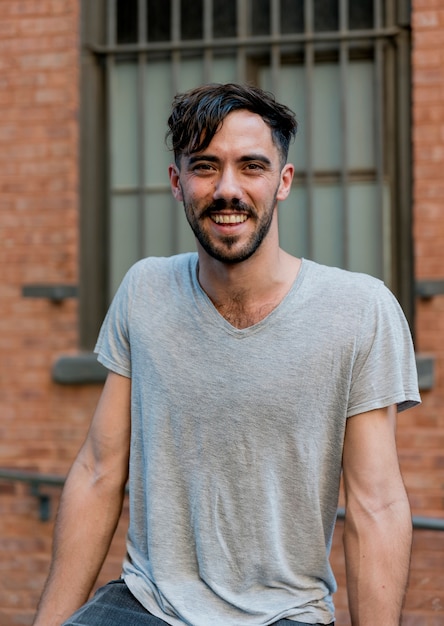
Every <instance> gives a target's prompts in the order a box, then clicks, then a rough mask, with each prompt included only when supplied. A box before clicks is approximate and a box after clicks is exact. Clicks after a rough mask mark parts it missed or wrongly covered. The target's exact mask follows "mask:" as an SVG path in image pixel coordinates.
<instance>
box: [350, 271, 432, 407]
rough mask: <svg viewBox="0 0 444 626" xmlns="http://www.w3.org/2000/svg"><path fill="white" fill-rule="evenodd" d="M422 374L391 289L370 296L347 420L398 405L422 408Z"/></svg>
mask: <svg viewBox="0 0 444 626" xmlns="http://www.w3.org/2000/svg"><path fill="white" fill-rule="evenodd" d="M420 401H421V399H420V395H419V390H418V374H417V370H416V360H415V353H414V349H413V342H412V337H411V333H410V329H409V326H408V323H407V320H406V318H405V316H404V313H403V311H402V309H401V307H400V305H399V303H398V301H397V300H396V298H395V297H394V295H393V294H392V293H391V292H390V290H389V289H387V287H385V285H384V284H383V283H378V284H377V287H376V288H375V290H373V291H372V293H371V295H370V296H369V300H368V301H367V303H366V310H365V311H364V313H363V316H362V322H361V324H360V333H359V336H358V339H357V343H356V354H355V360H354V365H353V372H352V381H351V387H350V395H349V403H348V410H347V417H351V416H352V415H357V414H358V413H364V412H366V411H371V410H373V409H378V408H383V407H385V406H389V405H390V404H397V405H398V411H403V410H405V409H408V408H410V407H412V406H415V405H417V404H419V402H420Z"/></svg>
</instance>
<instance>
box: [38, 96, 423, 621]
mask: <svg viewBox="0 0 444 626" xmlns="http://www.w3.org/2000/svg"><path fill="white" fill-rule="evenodd" d="M168 124H169V138H170V140H171V144H172V148H173V150H174V163H172V164H171V165H170V167H169V177H170V182H171V190H172V193H173V196H174V197H175V198H176V199H177V200H179V201H181V202H182V203H183V205H184V210H185V214H186V217H187V219H188V222H189V224H190V226H191V228H192V230H193V232H194V235H195V237H196V245H197V253H189V254H183V255H177V256H173V257H170V258H148V259H143V260H141V261H139V262H138V263H137V264H136V265H135V266H134V267H132V268H131V269H130V270H129V272H128V274H127V276H126V277H125V279H124V280H123V282H122V285H121V287H120V288H119V291H118V293H117V294H116V297H115V299H114V301H113V303H112V305H111V307H110V309H109V311H108V314H107V317H106V319H105V321H104V324H103V326H102V329H101V332H100V335H99V339H98V343H97V347H96V351H97V353H98V359H99V360H100V361H101V362H102V363H103V364H104V365H105V366H106V367H107V368H108V369H109V375H108V378H107V381H106V384H105V387H104V390H103V393H102V396H101V399H100V402H99V404H98V407H97V409H96V411H95V414H94V416H93V420H92V423H91V427H90V430H89V433H88V435H87V437H86V440H85V443H84V445H83V446H82V448H81V450H80V452H79V455H78V457H77V458H76V460H75V461H74V464H73V467H72V469H71V471H70V474H69V476H68V479H67V482H66V486H65V488H64V492H63V497H62V501H61V505H60V510H59V514H58V519H57V524H56V529H55V537H54V557H53V562H52V567H51V571H50V575H49V577H48V582H47V585H46V587H45V590H44V593H43V596H42V599H41V603H40V607H39V611H38V614H37V616H36V620H35V622H34V623H35V626H56V625H57V626H59V625H60V624H61V623H62V622H63V623H64V624H65V626H92V625H97V626H105V625H106V626H121V625H122V624H128V625H131V626H138V625H139V624H140V625H141V626H142V625H146V626H156V625H159V626H160V625H161V624H170V625H171V626H181V625H188V626H267V625H270V624H274V625H279V626H287V625H288V626H301V625H302V626H304V625H305V626H307V625H313V624H317V625H327V624H332V623H333V622H334V604H333V594H334V592H335V590H336V583H335V578H334V575H333V572H332V570H331V567H330V564H329V552H330V547H331V542H332V535H333V530H334V525H335V520H336V511H337V505H338V494H339V484H340V478H341V473H342V474H343V478H344V490H345V498H346V519H345V531H344V546H345V558H346V567H347V588H348V595H349V605H350V613H351V619H352V623H353V625H354V626H370V625H371V626H374V625H375V624H381V625H384V626H398V624H399V621H400V615H401V609H402V601H403V596H404V591H405V585H406V580H407V574H408V567H409V555H410V544H411V519H410V511H409V505H408V500H407V496H406V492H405V489H404V485H403V482H402V478H401V474H400V470H399V464H398V459H397V452H396V445H395V423H396V411H397V410H398V411H401V410H404V409H406V408H408V407H410V406H413V405H415V404H417V403H418V402H419V394H418V388H417V375H416V370H415V361H414V354H413V348H412V342H411V338H410V333H409V328H408V326H407V323H406V320H405V318H404V315H403V313H402V311H401V309H400V307H399V305H398V303H397V301H396V300H395V298H394V297H393V295H392V294H391V293H390V291H389V290H388V289H387V288H386V287H385V286H384V285H383V283H382V282H381V281H379V280H377V279H375V278H372V277H370V276H365V275H362V274H353V273H351V272H347V271H344V270H340V269H337V268H329V267H325V266H321V265H319V264H317V263H314V262H313V261H311V260H307V259H299V258H296V257H293V256H291V255H290V254H288V253H287V252H285V251H284V250H283V249H282V248H281V247H280V245H279V235H278V204H279V202H280V201H282V200H284V199H285V198H287V196H288V194H289V191H290V188H291V184H292V180H293V175H294V167H293V165H291V164H290V163H287V153H288V147H289V143H290V141H291V140H292V138H293V137H294V135H295V133H296V120H295V116H294V114H293V113H292V112H291V111H290V110H289V109H288V108H287V107H285V106H284V105H282V104H280V103H278V102H276V100H275V98H274V97H273V96H272V95H271V94H268V93H265V92H263V91H262V90H260V89H257V88H255V87H251V86H246V85H235V84H227V85H205V86H203V87H199V88H197V89H194V90H192V91H190V92H187V93H185V94H179V95H178V96H177V97H176V98H175V99H174V101H173V109H172V113H171V116H170V118H169V120H168ZM128 476H129V494H130V524H129V530H128V537H127V555H126V557H125V560H124V563H123V570H122V577H121V578H120V579H119V580H116V581H112V582H111V583H109V584H108V585H106V586H105V587H102V588H101V589H99V590H98V591H97V593H96V594H95V595H94V596H93V598H92V599H90V600H89V601H87V600H88V597H89V594H90V592H91V589H92V587H93V585H94V581H95V580H96V577H97V575H98V572H99V571H100V567H101V565H102V563H103V560H104V558H105V556H106V553H107V551H108V548H109V545H110V542H111V539H112V536H113V533H114V530H115V527H116V525H117V522H118V518H119V514H120V511H121V507H122V503H123V498H124V491H125V485H126V482H127V480H128ZM71 614H72V616H71V617H69V616H70V615H71Z"/></svg>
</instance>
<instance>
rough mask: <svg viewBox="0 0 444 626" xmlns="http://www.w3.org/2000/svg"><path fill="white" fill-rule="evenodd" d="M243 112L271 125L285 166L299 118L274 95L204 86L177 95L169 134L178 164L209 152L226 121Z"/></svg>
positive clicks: (249, 88) (242, 87)
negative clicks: (232, 114) (183, 155)
mask: <svg viewBox="0 0 444 626" xmlns="http://www.w3.org/2000/svg"><path fill="white" fill-rule="evenodd" d="M239 110H246V111H251V112H252V113H256V114H257V115H260V116H261V117H262V119H263V120H264V122H265V123H266V124H268V126H269V127H270V129H271V134H272V138H273V142H274V144H275V145H276V146H277V148H278V150H279V153H280V156H281V162H282V165H284V163H285V162H286V160H287V156H288V148H289V146H290V141H291V140H292V139H293V138H294V137H295V135H296V130H297V121H296V117H295V114H294V113H293V111H291V110H290V109H289V108H288V107H286V106H285V105H283V104H280V103H279V102H277V101H276V99H275V97H274V96H273V94H271V93H269V92H266V91H263V90H262V89H259V88H258V87H253V86H251V85H239V84H234V83H227V84H209V85H203V86H201V87H197V88H195V89H191V90H190V91H187V92H185V93H180V94H177V95H176V97H175V98H174V100H173V105H172V113H171V115H170V117H169V119H168V126H169V131H168V132H167V141H168V140H169V143H170V147H171V149H172V150H173V151H174V157H175V160H176V163H177V164H179V161H180V157H181V156H182V154H192V153H193V152H199V151H201V150H205V149H206V148H207V147H208V146H209V144H210V142H211V140H212V139H213V137H214V135H215V134H216V132H217V130H218V129H219V127H220V125H221V124H222V122H223V120H224V119H225V117H226V116H227V115H228V114H229V113H231V112H233V111H239Z"/></svg>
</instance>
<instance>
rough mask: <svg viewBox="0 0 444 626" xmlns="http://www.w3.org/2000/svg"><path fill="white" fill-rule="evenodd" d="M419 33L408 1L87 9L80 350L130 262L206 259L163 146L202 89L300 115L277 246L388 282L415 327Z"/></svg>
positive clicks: (285, 0)
mask: <svg viewBox="0 0 444 626" xmlns="http://www.w3.org/2000/svg"><path fill="white" fill-rule="evenodd" d="M405 4H407V2H406V3H405ZM404 14H406V15H407V19H405V18H404V19H401V18H403V17H404ZM408 17H409V16H408V9H407V8H406V7H404V3H403V2H401V0H385V1H384V0H300V1H297V2H296V1H295V0H162V1H161V2H160V1H159V0H108V1H105V0H102V2H99V1H98V2H94V3H91V2H88V0H85V1H84V3H83V26H84V37H83V38H84V48H83V49H84V54H83V117H82V146H83V148H82V247H83V248H82V267H83V270H82V278H81V288H80V294H81V311H82V314H81V317H82V343H83V345H84V347H91V345H92V344H93V343H94V341H95V338H96V335H97V330H98V327H99V325H100V322H101V320H102V319H103V315H104V312H105V310H106V307H107V305H108V303H109V301H110V299H111V297H112V295H113V293H114V292H115V290H116V288H117V286H118V284H119V282H120V280H121V279H122V277H123V275H124V273H125V272H126V270H127V269H128V267H129V266H130V265H131V264H132V263H133V262H135V261H136V260H137V259H139V258H141V257H144V256H148V255H170V254H174V253H176V252H182V251H186V250H194V249H195V246H194V239H193V236H192V233H191V231H190V229H189V227H188V224H187V222H186V220H185V218H184V216H183V211H182V209H181V207H179V205H178V204H177V203H175V201H174V200H173V199H172V197H171V194H170V190H169V183H168V177H167V167H168V164H169V162H170V161H171V154H170V153H169V152H168V151H167V149H166V146H165V143H164V136H165V131H166V117H167V115H168V112H169V108H170V103H171V100H172V98H173V96H174V94H175V93H176V92H178V91H183V90H185V89H188V88H191V87H193V86H196V85H198V84H201V83H206V82H228V81H241V82H242V81H251V82H254V83H256V84H258V85H259V86H261V87H263V88H265V89H268V90H270V91H273V92H274V93H275V94H276V97H277V98H278V99H279V100H281V101H283V102H284V103H285V104H287V105H288V106H290V107H291V108H292V109H293V110H295V112H296V114H297V117H298V120H299V132H298V136H297V139H296V142H295V144H294V145H293V146H292V148H291V153H290V160H291V161H292V162H294V163H295V166H296V172H297V173H296V177H295V181H294V185H293V188H292V192H291V195H290V197H289V199H288V200H287V201H286V202H284V203H283V204H282V205H281V208H280V218H279V220H280V221H279V223H280V229H281V242H282V246H283V247H284V248H285V249H286V250H288V251H289V252H291V253H293V254H296V255H298V256H305V257H308V258H312V259H314V260H316V261H319V262H321V263H326V264H329V265H338V266H341V267H344V268H347V269H351V270H356V271H364V272H368V273H370V274H373V275H375V276H378V277H380V278H383V279H384V280H385V281H386V283H387V284H388V285H389V286H390V287H391V288H392V289H393V290H394V291H395V293H396V294H397V296H398V298H399V299H400V301H401V303H402V305H403V306H404V309H405V311H406V313H407V316H408V317H410V316H411V304H410V301H411V292H412V286H411V285H412V276H411V244H410V238H411V224H410V220H411V218H410V203H411V198H410V171H409V167H410V152H409V151H410V139H409V134H410V118H409V82H410V81H409V67H408V58H409V28H408ZM404 22H405V23H404Z"/></svg>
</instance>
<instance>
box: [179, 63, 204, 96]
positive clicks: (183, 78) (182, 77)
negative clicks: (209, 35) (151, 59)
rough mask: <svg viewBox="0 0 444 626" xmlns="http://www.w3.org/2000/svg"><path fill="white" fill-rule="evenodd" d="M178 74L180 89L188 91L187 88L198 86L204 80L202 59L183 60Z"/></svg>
mask: <svg viewBox="0 0 444 626" xmlns="http://www.w3.org/2000/svg"><path fill="white" fill-rule="evenodd" d="M177 74H178V85H177V90H178V91H187V89H192V88H193V87H198V86H199V85H201V84H202V83H203V80H204V75H203V61H202V59H186V60H182V61H181V62H180V65H179V71H178V73H177Z"/></svg>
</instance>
